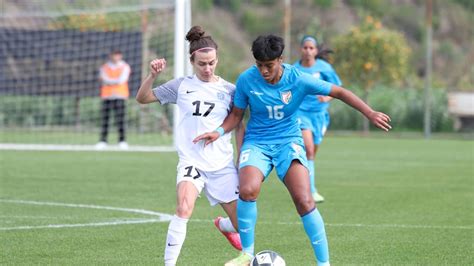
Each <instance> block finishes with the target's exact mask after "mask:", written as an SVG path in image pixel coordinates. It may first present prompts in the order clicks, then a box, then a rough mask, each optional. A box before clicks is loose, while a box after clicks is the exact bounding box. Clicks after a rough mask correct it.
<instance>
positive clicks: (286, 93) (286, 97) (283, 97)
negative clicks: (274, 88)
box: [280, 91, 292, 104]
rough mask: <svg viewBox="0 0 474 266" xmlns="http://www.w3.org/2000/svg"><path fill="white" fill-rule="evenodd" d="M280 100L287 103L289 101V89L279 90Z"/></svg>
mask: <svg viewBox="0 0 474 266" xmlns="http://www.w3.org/2000/svg"><path fill="white" fill-rule="evenodd" d="M280 96H281V101H282V102H283V103H284V104H289V103H290V102H291V97H292V96H291V91H282V92H280Z"/></svg>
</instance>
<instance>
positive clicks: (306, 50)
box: [301, 41, 318, 60]
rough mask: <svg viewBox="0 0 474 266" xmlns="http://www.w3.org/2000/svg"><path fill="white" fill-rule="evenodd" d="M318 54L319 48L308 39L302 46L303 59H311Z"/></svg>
mask: <svg viewBox="0 0 474 266" xmlns="http://www.w3.org/2000/svg"><path fill="white" fill-rule="evenodd" d="M317 54H318V48H317V47H316V45H314V43H313V42H312V41H306V42H304V43H303V45H302V46H301V59H303V60H311V59H314V57H315V56H316V55H317Z"/></svg>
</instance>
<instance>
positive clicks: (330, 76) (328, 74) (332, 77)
mask: <svg viewBox="0 0 474 266" xmlns="http://www.w3.org/2000/svg"><path fill="white" fill-rule="evenodd" d="M321 78H322V79H323V80H325V81H327V82H329V83H332V84H334V85H337V86H341V85H342V82H341V79H339V76H338V75H337V73H336V71H334V69H332V68H331V70H329V71H323V72H321Z"/></svg>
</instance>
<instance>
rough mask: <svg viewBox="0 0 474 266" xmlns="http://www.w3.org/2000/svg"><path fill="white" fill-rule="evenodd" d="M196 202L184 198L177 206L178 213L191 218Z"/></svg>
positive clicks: (180, 215)
mask: <svg viewBox="0 0 474 266" xmlns="http://www.w3.org/2000/svg"><path fill="white" fill-rule="evenodd" d="M193 208H194V204H192V203H191V202H189V201H188V200H186V199H184V200H182V201H181V202H179V203H178V206H176V214H177V215H178V216H179V217H181V218H189V217H191V214H192V213H193Z"/></svg>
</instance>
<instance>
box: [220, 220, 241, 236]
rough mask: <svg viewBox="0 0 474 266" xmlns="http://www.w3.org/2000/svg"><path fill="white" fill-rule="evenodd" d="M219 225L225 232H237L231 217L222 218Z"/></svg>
mask: <svg viewBox="0 0 474 266" xmlns="http://www.w3.org/2000/svg"><path fill="white" fill-rule="evenodd" d="M219 227H220V228H221V230H222V231H224V232H231V233H236V232H237V230H235V228H234V226H233V225H232V222H231V221H230V218H229V217H226V218H222V219H220V220H219Z"/></svg>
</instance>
